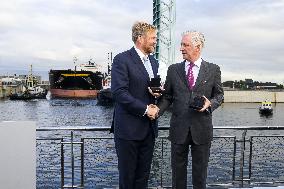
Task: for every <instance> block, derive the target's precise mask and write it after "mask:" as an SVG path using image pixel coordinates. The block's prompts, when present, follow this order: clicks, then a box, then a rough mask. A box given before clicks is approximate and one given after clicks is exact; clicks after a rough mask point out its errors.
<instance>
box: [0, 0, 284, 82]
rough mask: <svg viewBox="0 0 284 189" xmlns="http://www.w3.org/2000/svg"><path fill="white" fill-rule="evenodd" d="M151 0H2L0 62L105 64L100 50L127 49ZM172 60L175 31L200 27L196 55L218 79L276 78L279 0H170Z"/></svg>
mask: <svg viewBox="0 0 284 189" xmlns="http://www.w3.org/2000/svg"><path fill="white" fill-rule="evenodd" d="M152 5H153V2H152V1H151V0H137V1H135V3H133V1H130V0H124V1H111V0H102V1H93V0H82V1H77V0H60V1H57V0H49V1H44V0H10V1H3V2H1V7H0V65H1V69H2V70H3V69H8V68H9V69H10V68H11V67H15V68H17V69H19V68H22V69H26V68H27V67H28V65H29V64H31V63H32V64H33V65H34V67H35V68H36V67H38V68H40V69H42V70H46V71H48V70H49V69H51V68H53V69H57V68H70V67H72V66H73V57H74V56H77V57H78V58H79V61H82V62H86V61H88V60H89V59H90V58H92V59H93V60H95V61H96V62H97V63H99V64H102V65H104V67H105V68H106V63H107V61H108V60H107V54H108V52H111V51H112V52H113V54H114V55H115V54H117V53H119V52H121V51H124V50H126V49H129V48H130V47H131V46H132V45H133V43H132V41H131V26H132V24H133V23H134V22H135V21H137V20H144V21H148V22H152ZM176 8H177V11H176V15H177V19H176V39H175V42H176V61H181V56H180V52H179V50H178V49H179V43H180V33H182V32H183V31H185V30H188V29H196V30H200V31H202V32H203V33H204V34H205V37H206V46H205V49H204V53H203V57H204V59H206V60H208V61H210V62H214V63H216V64H218V65H220V66H221V69H222V74H223V80H224V79H226V80H229V79H232V80H234V79H244V77H251V78H252V79H254V80H256V79H266V80H267V81H272V78H271V76H272V75H273V76H274V80H275V81H278V82H283V80H284V79H283V77H282V76H281V75H282V74H281V70H284V64H282V62H283V60H284V55H283V51H284V46H283V42H282V41H283V40H282V39H283V38H284V25H283V22H282V21H281V19H282V17H283V15H284V1H283V0H278V1H269V0H250V1H246V0H233V1H228V0H214V1H211V0H193V1H187V0H178V1H176Z"/></svg>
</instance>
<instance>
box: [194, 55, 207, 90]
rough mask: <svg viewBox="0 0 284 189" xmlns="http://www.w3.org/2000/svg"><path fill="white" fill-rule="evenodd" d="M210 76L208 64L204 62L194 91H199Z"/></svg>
mask: <svg viewBox="0 0 284 189" xmlns="http://www.w3.org/2000/svg"><path fill="white" fill-rule="evenodd" d="M208 74H209V68H208V64H207V63H206V62H205V61H203V60H202V62H201V66H200V69H199V73H198V76H197V79H196V82H195V86H194V88H193V90H195V89H197V88H198V87H199V86H200V85H202V84H204V83H205V82H207V81H206V77H207V76H208Z"/></svg>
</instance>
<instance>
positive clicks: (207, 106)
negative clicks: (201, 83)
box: [198, 95, 211, 112]
mask: <svg viewBox="0 0 284 189" xmlns="http://www.w3.org/2000/svg"><path fill="white" fill-rule="evenodd" d="M202 97H203V98H204V99H205V101H204V105H203V107H202V108H201V109H200V110H198V111H199V112H204V111H205V110H208V108H209V107H210V106H211V102H210V100H208V98H206V96H204V95H203V96H202Z"/></svg>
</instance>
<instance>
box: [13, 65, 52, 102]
mask: <svg viewBox="0 0 284 189" xmlns="http://www.w3.org/2000/svg"><path fill="white" fill-rule="evenodd" d="M46 95H47V90H46V89H43V88H42V87H40V86H38V81H37V79H36V78H35V77H34V76H33V73H32V65H31V70H30V74H29V75H28V77H27V79H26V80H25V81H24V85H23V89H22V91H21V92H18V93H14V94H11V95H10V96H9V98H10V100H31V99H46Z"/></svg>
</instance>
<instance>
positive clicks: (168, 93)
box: [158, 31, 223, 189]
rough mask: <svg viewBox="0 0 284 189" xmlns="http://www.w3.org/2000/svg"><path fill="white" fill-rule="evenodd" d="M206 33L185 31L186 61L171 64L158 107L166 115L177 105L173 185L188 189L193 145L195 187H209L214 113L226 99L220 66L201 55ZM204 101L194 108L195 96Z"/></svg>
mask: <svg viewBox="0 0 284 189" xmlns="http://www.w3.org/2000/svg"><path fill="white" fill-rule="evenodd" d="M204 41H205V39H204V36H203V34H201V33H200V32H196V31H192V32H185V33H183V35H182V40H181V47H180V51H181V52H182V56H183V59H184V61H183V62H181V63H177V64H173V65H171V66H169V68H168V72H167V78H166V82H165V91H164V93H163V96H162V97H161V100H160V102H159V103H158V107H159V108H160V111H159V115H162V114H163V112H164V111H165V109H166V108H167V107H169V106H170V105H171V104H172V106H173V110H172V117H171V120H170V131H169V139H170V141H171V164H172V186H173V188H175V189H186V188H187V164H188V153H189V145H191V155H192V183H193V188H194V189H204V188H206V178H207V167H208V161H209V154H210V146H211V140H212V137H213V126H212V114H211V113H212V112H213V111H214V110H215V109H216V108H217V107H218V106H220V104H221V103H222V100H223V89H222V86H221V72H220V68H219V66H217V65H215V64H212V63H208V62H206V61H204V60H203V59H202V58H201V50H202V48H203V46H204ZM195 97H201V98H199V99H202V100H204V102H203V104H202V105H203V106H201V108H199V109H198V108H197V107H195V108H193V105H195V103H194V98H195Z"/></svg>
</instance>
